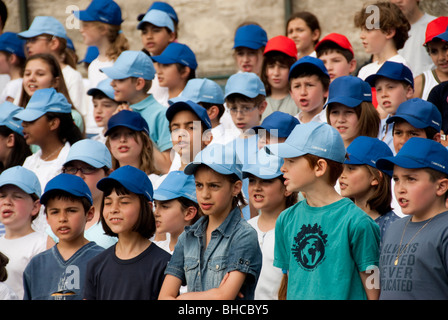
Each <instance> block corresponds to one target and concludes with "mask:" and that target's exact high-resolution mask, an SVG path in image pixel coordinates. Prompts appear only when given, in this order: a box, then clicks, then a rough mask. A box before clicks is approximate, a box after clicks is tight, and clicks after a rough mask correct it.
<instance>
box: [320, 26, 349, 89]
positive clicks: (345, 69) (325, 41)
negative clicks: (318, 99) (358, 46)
mask: <svg viewBox="0 0 448 320" xmlns="http://www.w3.org/2000/svg"><path fill="white" fill-rule="evenodd" d="M315 50H316V55H317V57H318V58H319V59H321V60H322V61H323V62H324V65H325V68H327V71H328V74H329V75H330V80H331V81H333V80H334V79H336V78H338V77H342V76H349V75H351V74H352V73H353V72H354V71H355V69H356V59H355V53H354V52H353V48H352V45H351V43H350V41H349V40H348V39H347V37H346V36H344V35H342V34H339V33H330V34H329V35H327V36H325V37H324V38H322V40H320V41H319V42H318V43H317V45H316V47H315Z"/></svg>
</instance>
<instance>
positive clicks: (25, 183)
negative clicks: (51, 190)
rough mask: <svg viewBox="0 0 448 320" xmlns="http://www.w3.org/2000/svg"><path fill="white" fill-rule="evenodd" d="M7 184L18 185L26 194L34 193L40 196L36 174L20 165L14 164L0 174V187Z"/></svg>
mask: <svg viewBox="0 0 448 320" xmlns="http://www.w3.org/2000/svg"><path fill="white" fill-rule="evenodd" d="M7 184H11V185H14V186H16V187H19V188H20V189H22V190H23V191H25V192H26V193H28V194H35V195H36V196H37V197H39V198H40V195H41V192H42V190H41V186H40V182H39V179H38V178H37V175H36V174H35V173H34V172H33V171H31V170H29V169H26V168H24V167H22V166H14V167H11V168H8V169H6V170H5V171H3V172H2V174H0V187H3V186H5V185H7Z"/></svg>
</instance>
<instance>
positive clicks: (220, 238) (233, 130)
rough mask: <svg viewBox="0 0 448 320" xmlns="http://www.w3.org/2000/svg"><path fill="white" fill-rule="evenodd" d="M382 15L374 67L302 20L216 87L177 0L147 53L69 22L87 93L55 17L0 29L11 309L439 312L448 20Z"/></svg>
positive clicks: (252, 47) (296, 18) (3, 240)
mask: <svg viewBox="0 0 448 320" xmlns="http://www.w3.org/2000/svg"><path fill="white" fill-rule="evenodd" d="M375 5H376V6H377V8H378V10H379V17H380V20H379V24H378V25H377V26H373V27H372V25H371V21H370V20H369V15H368V11H366V8H365V7H363V8H360V10H359V11H358V12H357V13H356V14H355V16H354V20H353V23H354V25H355V27H357V28H359V31H360V38H361V40H362V43H363V45H364V48H365V51H366V53H368V54H369V55H371V60H370V61H369V62H368V63H367V64H366V65H364V66H358V65H357V63H358V62H357V60H356V58H355V54H354V51H353V48H352V46H351V44H350V41H349V39H348V38H347V37H346V36H344V35H342V34H338V33H330V34H328V35H326V36H324V37H321V36H322V35H321V27H320V24H319V21H318V19H317V18H316V16H315V15H314V14H313V13H311V12H298V13H295V14H292V15H291V17H290V19H289V20H288V22H287V24H286V28H285V34H284V35H277V36H273V37H271V38H268V35H267V32H266V31H265V30H264V29H263V27H262V26H261V25H259V24H256V23H254V22H247V23H242V24H241V25H239V26H238V27H237V28H236V31H235V35H234V46H233V48H232V50H233V56H234V59H235V65H236V67H237V69H238V72H236V73H235V74H233V75H232V76H230V77H229V79H228V80H227V82H226V84H225V86H224V87H223V88H222V87H221V86H220V85H218V84H217V83H216V82H214V81H212V80H210V79H206V78H202V79H201V78H197V75H196V69H197V67H198V61H197V60H196V56H195V54H194V52H193V51H192V49H191V48H190V47H189V46H188V45H186V44H183V43H180V42H179V39H178V32H177V31H178V23H179V17H178V16H177V13H176V11H175V10H174V8H173V7H172V6H171V5H169V4H168V3H166V2H160V1H155V2H153V3H152V4H151V6H150V7H149V9H148V11H147V12H146V13H144V14H141V15H140V16H139V17H138V20H139V23H138V26H137V30H136V34H137V35H140V36H141V42H142V50H140V51H132V50H129V44H128V40H127V39H126V36H125V35H124V34H123V33H122V32H121V24H122V22H123V20H122V16H121V9H120V7H119V6H118V4H117V3H116V2H114V1H113V0H92V1H91V2H90V4H89V5H88V7H87V8H85V9H83V10H80V11H76V12H74V16H75V18H76V19H79V20H80V24H81V29H80V32H81V34H82V36H83V41H84V43H85V44H86V45H87V46H89V51H88V53H89V54H86V57H85V58H84V60H82V62H83V63H85V64H86V65H88V79H87V80H85V79H82V77H81V75H80V73H79V71H77V70H76V66H77V64H76V62H75V61H74V55H73V46H72V44H71V40H70V39H68V38H67V34H66V32H65V29H64V27H63V25H62V24H61V23H60V22H59V21H57V19H55V18H54V17H51V16H38V17H36V18H35V19H34V20H33V22H32V24H31V26H30V27H29V29H28V30H25V31H23V32H21V33H18V34H15V33H12V32H5V33H3V34H1V35H0V72H1V73H2V74H7V75H8V76H9V79H10V80H9V82H7V83H6V84H5V85H4V86H3V87H2V92H1V94H0V103H1V104H0V300H1V299H4V300H12V299H25V300H80V299H86V300H156V299H197V300H209V299H220V300H223V299H224V300H233V299H246V300H254V299H255V300H277V299H280V300H282V299H283V300H284V299H288V300H298V299H312V300H321V299H327V300H328V299H332V300H333V299H334V300H345V299H356V300H364V299H372V300H373V299H383V300H388V299H394V300H400V299H403V300H404V299H445V300H446V299H448V241H447V240H448V210H447V206H448V203H447V201H446V198H447V195H448V150H447V148H446V146H447V145H448V143H447V142H446V140H447V139H446V135H445V132H444V130H443V129H444V128H446V127H447V125H448V118H446V117H445V115H446V114H447V110H448V109H447V108H446V106H448V105H447V103H446V101H447V100H446V96H447V93H446V90H445V89H443V87H440V85H442V84H443V82H444V81H447V80H448V17H433V16H429V15H427V14H425V13H424V12H422V11H421V10H420V8H419V7H418V1H417V0H415V1H405V2H403V1H396V0H394V1H392V0H391V1H379V2H377V3H375ZM0 9H1V6H0ZM0 11H1V10H0ZM2 19H4V18H3V17H2ZM3 22H4V21H3ZM71 50H72V51H71ZM91 52H93V56H90V53H91ZM414 54H415V56H414ZM417 56H418V57H419V58H418V59H417ZM423 56H424V57H423ZM420 57H421V58H420ZM414 58H415V59H414ZM431 61H432V64H431ZM433 89H434V90H433Z"/></svg>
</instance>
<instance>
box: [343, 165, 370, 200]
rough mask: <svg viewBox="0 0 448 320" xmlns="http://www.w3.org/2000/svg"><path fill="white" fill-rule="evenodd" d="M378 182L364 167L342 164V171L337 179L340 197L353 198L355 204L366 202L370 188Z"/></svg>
mask: <svg viewBox="0 0 448 320" xmlns="http://www.w3.org/2000/svg"><path fill="white" fill-rule="evenodd" d="M377 184H378V181H377V180H376V179H375V177H374V176H373V175H372V174H371V173H370V172H369V170H368V169H367V166H365V165H353V164H344V171H343V172H342V175H341V176H340V177H339V185H340V187H341V196H343V197H346V198H353V199H355V200H356V201H357V202H363V201H367V200H368V199H367V198H368V196H369V194H370V193H371V191H372V186H374V185H377Z"/></svg>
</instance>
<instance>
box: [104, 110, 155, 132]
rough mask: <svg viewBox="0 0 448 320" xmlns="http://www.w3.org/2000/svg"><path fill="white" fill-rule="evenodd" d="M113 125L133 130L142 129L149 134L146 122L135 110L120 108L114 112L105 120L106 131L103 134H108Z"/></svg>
mask: <svg viewBox="0 0 448 320" xmlns="http://www.w3.org/2000/svg"><path fill="white" fill-rule="evenodd" d="M115 127H126V128H129V129H132V130H134V131H143V132H145V133H146V134H147V135H149V127H148V123H147V122H146V120H145V119H144V118H143V117H142V116H141V115H140V113H138V112H136V111H130V110H121V111H120V112H118V113H116V114H114V115H113V116H112V117H110V119H109V121H108V122H107V131H106V133H105V134H104V135H105V136H108V135H109V134H110V132H111V130H112V129H113V128H115Z"/></svg>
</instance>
